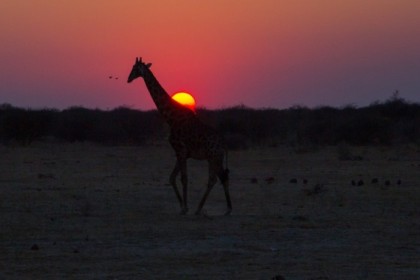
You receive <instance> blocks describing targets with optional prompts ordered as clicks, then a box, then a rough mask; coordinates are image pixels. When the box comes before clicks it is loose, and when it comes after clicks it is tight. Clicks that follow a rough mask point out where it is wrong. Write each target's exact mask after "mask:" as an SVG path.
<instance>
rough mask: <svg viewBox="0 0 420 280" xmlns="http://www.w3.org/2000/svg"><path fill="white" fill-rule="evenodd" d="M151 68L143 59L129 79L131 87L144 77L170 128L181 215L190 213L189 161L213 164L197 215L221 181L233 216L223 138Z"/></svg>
mask: <svg viewBox="0 0 420 280" xmlns="http://www.w3.org/2000/svg"><path fill="white" fill-rule="evenodd" d="M150 66H151V64H145V63H143V62H142V61H141V59H140V60H139V59H137V58H136V62H135V64H134V66H133V69H132V70H131V73H130V75H129V77H128V82H129V83H130V82H131V81H133V80H134V79H136V78H138V77H143V79H144V81H145V83H146V86H147V89H148V90H149V93H150V95H151V96H152V99H153V101H154V103H155V104H156V107H157V109H158V111H159V112H160V113H161V114H162V115H163V117H164V119H165V121H166V122H167V123H168V124H169V126H170V136H169V142H170V143H171V145H172V147H173V149H174V150H175V154H176V158H177V161H176V164H175V167H174V169H173V171H172V173H171V176H170V183H171V185H172V186H173V188H174V191H175V194H176V196H177V198H178V201H179V202H180V204H181V213H182V214H185V213H187V211H188V204H187V189H188V178H187V159H188V158H193V159H198V160H207V161H208V163H209V180H208V184H207V190H206V192H205V194H204V196H203V198H202V200H201V202H200V204H199V206H198V209H197V212H196V214H199V213H200V211H201V209H202V207H203V205H204V203H205V201H206V199H207V196H208V194H209V193H210V191H211V189H212V188H213V186H214V185H215V184H216V182H217V177H219V179H220V181H221V182H222V184H223V188H224V191H225V196H226V202H227V206H228V210H227V212H226V214H229V213H230V212H231V210H232V204H231V200H230V195H229V179H228V170H227V169H224V168H223V159H224V157H225V155H226V156H227V151H226V147H225V144H224V141H223V138H222V137H221V136H220V135H219V134H218V133H217V131H216V130H215V129H213V128H212V127H210V126H208V125H206V124H204V123H202V122H201V121H200V120H199V118H198V117H197V115H196V114H195V113H194V112H193V111H192V110H190V109H189V108H187V107H184V106H182V105H181V104H179V103H178V102H176V101H174V100H173V99H172V98H171V97H170V96H169V95H168V94H167V92H166V91H165V90H164V89H163V87H162V86H161V85H160V84H159V82H158V81H157V79H156V78H155V76H154V75H153V73H152V72H151V71H150V69H149V68H150ZM179 173H181V182H182V186H183V192H182V196H181V195H180V193H179V191H178V187H177V184H176V177H177V175H178V174H179Z"/></svg>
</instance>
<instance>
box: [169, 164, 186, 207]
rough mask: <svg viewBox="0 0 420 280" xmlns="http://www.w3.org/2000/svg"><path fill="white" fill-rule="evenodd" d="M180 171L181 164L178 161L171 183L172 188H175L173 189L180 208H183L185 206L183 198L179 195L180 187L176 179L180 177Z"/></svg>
mask: <svg viewBox="0 0 420 280" xmlns="http://www.w3.org/2000/svg"><path fill="white" fill-rule="evenodd" d="M180 171H181V168H180V166H179V163H178V161H177V162H176V164H175V167H174V169H173V171H172V173H171V176H170V177H169V182H170V183H171V185H172V187H173V189H174V191H175V194H176V197H177V198H178V201H179V204H180V206H181V208H182V205H183V203H182V197H181V195H180V194H179V191H178V186H177V185H176V177H177V176H178V174H179V172H180Z"/></svg>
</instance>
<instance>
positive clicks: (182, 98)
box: [172, 92, 195, 111]
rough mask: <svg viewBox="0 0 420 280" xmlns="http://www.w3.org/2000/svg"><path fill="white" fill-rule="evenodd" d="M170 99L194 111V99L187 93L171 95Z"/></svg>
mask: <svg viewBox="0 0 420 280" xmlns="http://www.w3.org/2000/svg"><path fill="white" fill-rule="evenodd" d="M172 99H173V100H175V101H176V102H178V103H180V104H182V105H184V106H185V107H187V108H189V109H191V110H193V111H195V99H194V97H192V95H191V94H189V93H187V92H178V93H175V94H174V95H172Z"/></svg>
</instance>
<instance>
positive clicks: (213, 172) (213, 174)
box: [195, 161, 219, 215]
mask: <svg viewBox="0 0 420 280" xmlns="http://www.w3.org/2000/svg"><path fill="white" fill-rule="evenodd" d="M218 166H219V164H218V163H217V162H212V161H209V180H208V183H207V189H206V192H205V193H204V196H203V198H202V199H201V201H200V204H199V205H198V208H197V211H196V212H195V214H196V215H199V214H200V213H201V210H202V208H203V206H204V203H205V202H206V200H207V197H208V196H209V194H210V191H211V190H212V189H213V187H214V185H215V184H216V182H217V170H218Z"/></svg>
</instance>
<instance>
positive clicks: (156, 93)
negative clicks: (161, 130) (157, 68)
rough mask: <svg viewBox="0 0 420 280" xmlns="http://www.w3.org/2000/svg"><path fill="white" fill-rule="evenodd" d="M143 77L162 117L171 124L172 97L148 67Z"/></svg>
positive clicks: (173, 109)
mask: <svg viewBox="0 0 420 280" xmlns="http://www.w3.org/2000/svg"><path fill="white" fill-rule="evenodd" d="M143 79H144V82H145V83H146V87H147V89H148V90H149V93H150V95H151V96H152V99H153V102H154V103H155V105H156V107H157V109H158V111H159V112H160V113H161V114H162V115H163V117H164V119H165V120H166V121H167V122H168V123H169V124H171V120H172V117H173V112H174V111H175V108H174V105H173V101H172V98H171V97H170V96H169V94H168V93H167V92H166V91H165V89H164V88H163V87H162V86H161V85H160V83H159V81H158V80H157V79H156V77H155V76H154V75H153V73H152V71H150V70H149V69H148V70H147V71H146V73H145V74H144V76H143Z"/></svg>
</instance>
